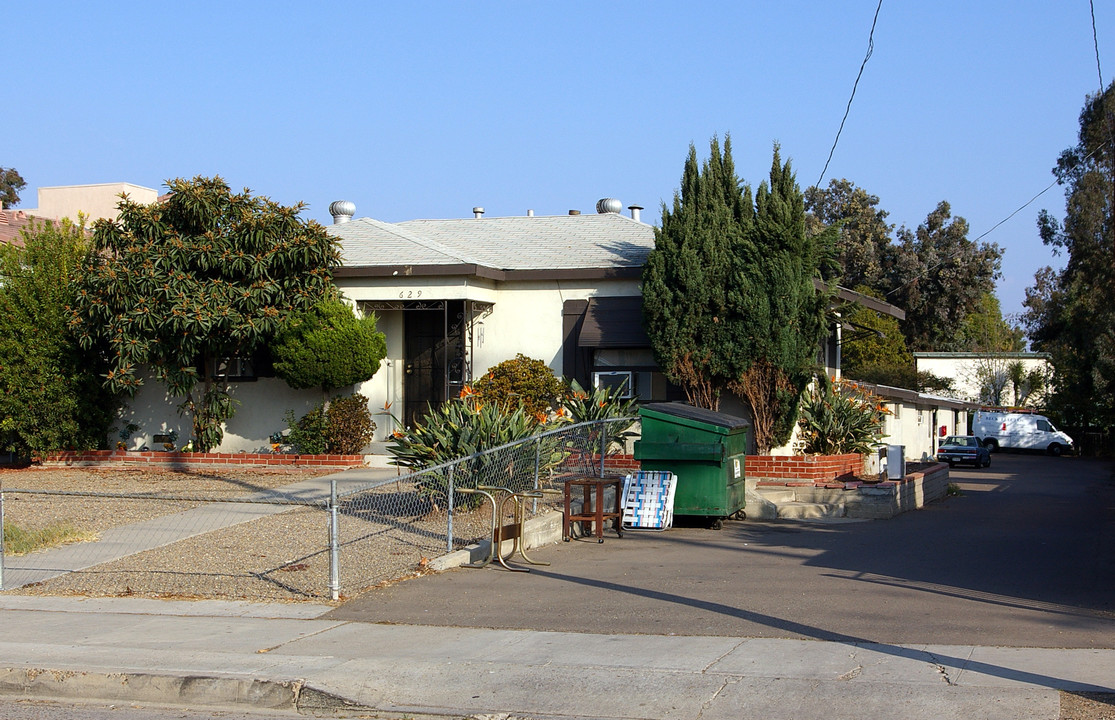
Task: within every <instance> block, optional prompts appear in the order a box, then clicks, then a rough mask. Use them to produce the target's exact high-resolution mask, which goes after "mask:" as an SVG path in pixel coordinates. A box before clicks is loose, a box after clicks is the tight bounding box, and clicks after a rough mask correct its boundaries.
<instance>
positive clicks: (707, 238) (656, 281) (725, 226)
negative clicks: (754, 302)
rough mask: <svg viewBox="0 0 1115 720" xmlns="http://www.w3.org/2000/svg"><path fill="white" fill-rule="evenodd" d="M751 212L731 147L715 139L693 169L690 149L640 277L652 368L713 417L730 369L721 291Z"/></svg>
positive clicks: (726, 141) (694, 159) (694, 154)
mask: <svg viewBox="0 0 1115 720" xmlns="http://www.w3.org/2000/svg"><path fill="white" fill-rule="evenodd" d="M750 211H751V202H750V198H748V199H747V201H746V202H745V201H744V198H743V195H742V194H741V192H740V186H739V179H738V178H737V177H736V172H735V165H734V164H733V162H732V141H731V138H730V137H725V139H724V150H723V153H722V152H721V150H720V143H719V141H718V140H717V139H716V138H713V139H712V141H711V143H710V153H709V158H708V160H706V161H705V162H704V163H703V164H702V165H698V163H697V151H696V149H695V148H694V147H693V146H692V145H690V146H689V156H688V157H687V158H686V161H685V169H684V171H683V172H682V177H681V189H680V190H679V191H678V192H675V193H674V202H673V209H672V210H671V209H669V208H667V207H666V205H665V203H663V205H662V224H661V227H660V228H656V229H655V232H654V235H655V240H654V246H655V247H654V250H653V251H652V252H651V253H650V257H648V258H647V265H646V269H645V270H644V272H643V322H644V325H645V327H646V331H647V335H648V336H649V337H650V339H651V344H652V346H653V347H654V353H655V360H656V361H657V363H658V366H659V367H660V368H662V371H663V372H664V373H665V375H666V377H668V378H669V379H670V381H671V382H674V383H675V384H677V385H680V386H681V387H682V388H683V389H684V390H685V393H686V396H687V397H688V398H689V402H691V403H692V404H694V405H697V406H699V407H704V408H708V409H711V410H715V409H717V408H718V407H719V405H720V392H721V388H722V387H723V384H724V381H723V379H724V377H725V374H726V372H727V369H728V365H727V362H728V361H727V355H728V354H729V352H730V342H731V339H730V338H729V337H727V335H726V333H725V332H724V331H723V320H724V312H725V307H726V305H725V302H726V301H725V290H726V288H725V286H726V283H727V278H728V275H729V273H730V268H731V253H732V247H733V245H735V244H736V243H738V241H739V236H740V235H741V233H742V232H743V227H744V224H745V222H744V217H745V215H747V214H748V213H750Z"/></svg>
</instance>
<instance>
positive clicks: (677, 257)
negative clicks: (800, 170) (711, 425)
mask: <svg viewBox="0 0 1115 720" xmlns="http://www.w3.org/2000/svg"><path fill="white" fill-rule="evenodd" d="M834 237H835V229H834V230H831V231H826V232H823V233H821V234H818V235H807V234H806V232H805V206H804V200H803V197H802V193H801V190H800V189H799V188H798V185H797V183H796V181H795V180H794V175H793V173H792V172H791V170H790V164H789V163H785V164H783V163H782V161H781V158H780V156H779V151H778V148H777V147H776V148H775V151H774V159H773V162H772V167H771V173H770V180H769V182H764V183H763V184H762V185H761V186H760V187H759V190H758V193H757V194H756V195H755V196H754V198H753V196H752V192H751V188H750V187H749V186H748V185H746V184H741V183H740V182H739V179H738V178H737V177H736V174H735V167H734V163H733V161H732V155H731V140H730V138H725V142H724V149H723V152H721V149H720V145H719V142H718V141H717V140H716V139H715V138H713V140H712V142H711V143H710V157H709V159H708V160H707V161H706V162H704V163H703V164H702V165H698V163H697V153H696V150H695V149H694V148H693V147H692V146H691V147H690V148H689V156H688V158H687V160H686V163H685V170H684V172H683V174H682V183H681V190H680V191H679V192H678V193H675V194H674V202H673V208H672V210H671V209H668V208H666V207H665V206H663V209H662V225H661V228H660V229H659V230H657V231H656V233H655V249H654V250H653V251H652V252H651V254H650V257H649V259H648V261H647V267H646V270H645V271H644V274H643V315H644V324H645V326H646V330H647V334H648V335H649V336H650V338H651V342H652V344H653V346H654V351H655V357H656V359H657V361H658V364H659V367H660V368H662V370H663V372H664V373H665V374H666V376H667V377H668V378H669V379H670V380H671V381H673V382H675V383H677V384H678V385H680V386H682V387H683V388H684V389H685V391H686V393H687V395H688V397H689V400H690V402H691V403H693V404H695V405H699V406H701V407H706V408H710V409H716V408H717V407H718V404H719V398H720V394H721V392H722V391H723V390H725V389H728V390H731V391H732V392H735V393H737V394H739V395H740V396H741V397H743V398H744V399H746V400H747V401H748V403H749V404H750V406H751V410H752V421H753V429H754V434H755V442H756V446H757V447H758V449H759V451H760V452H767V451H768V450H769V449H770V448H771V447H773V446H774V445H781V444H784V443H785V442H787V441H788V440H789V438H790V434H791V433H792V432H793V427H794V424H795V422H796V421H797V410H798V405H799V400H800V397H801V393H802V391H803V390H804V389H805V386H806V385H807V384H808V382H809V380H810V379H811V378H812V376H813V373H814V372H815V370H816V368H817V352H818V348H819V346H820V343H821V340H822V339H823V338H824V337H825V333H826V316H827V312H828V302H829V299H830V298H831V285H829V284H828V283H829V282H830V281H831V280H833V279H834V277H835V273H836V270H837V267H836V265H835V264H834V262H833V255H832V253H833V250H832V248H833V240H834ZM818 280H824V281H825V282H822V283H821V284H820V285H821V287H822V288H823V289H821V290H818V284H817V281H818Z"/></svg>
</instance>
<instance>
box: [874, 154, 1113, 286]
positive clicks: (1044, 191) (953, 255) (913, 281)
mask: <svg viewBox="0 0 1115 720" xmlns="http://www.w3.org/2000/svg"><path fill="white" fill-rule="evenodd" d="M1098 151H1099V148H1098V147H1097V148H1095V149H1093V150H1092V152H1090V153H1088V154H1087V155H1085V156H1084V157H1083V158H1082V159H1081V161H1080V162H1081V163H1085V162H1088V160H1090V159H1091V158H1092V156H1093V155H1095V154H1096V152H1098ZM1060 183H1061V179H1060V178H1057V179H1056V180H1054V181H1053V182H1051V183H1049V184H1048V185H1046V186H1045V189H1043V190H1042V191H1041V192H1039V193H1038V194H1037V195H1035V196H1033V197H1032V198H1030V199H1029V200H1027V201H1026V202H1024V203H1022V205H1020V206H1019V207H1018V209H1017V210H1015V211H1014V212H1012V213H1011V214H1010V215H1007V216H1006V217H1005V218H1003V219H1002V220H1000V221H999V222H997V223H995V224H994V225H992V226H991V227H990V228H989V229H988V230H985V231H984V232H983V233H981V234H980V235H979V236H978V237H976V238H975V239H974V240H972V241H971V243H972V244H973V245H975V244H976V243H978V242H979V241H980V240H982V239H983V238H985V237H987V236H988V235H990V234H991V233H992V232H994V231H995V228H997V227H999V226H1000V225H1002V224H1003V223H1005V222H1006V221H1007V220H1010V219H1011V218H1012V217H1014V216H1015V215H1017V214H1018V213H1020V212H1022V211H1023V210H1025V209H1026V208H1027V207H1029V206H1030V205H1031V204H1033V202H1034V201H1035V200H1037V199H1038V198H1040V197H1041V196H1042V195H1044V194H1046V193H1047V192H1049V191H1050V190H1051V189H1052V188H1053V186H1054V185H1059V184H1060ZM961 252H963V248H961V249H960V250H957V251H956V252H954V253H951V254H949V255H947V256H945V257H944V258H942V259H941V261H940V262H938V263H936V264H935V265H931V266H929V267H927V268H926V269H925V270H924V271H922V273H921V275H918V276H917V277H916V278H914V279H912V280H910V281H909V282H905V283H902V284H901V285H899V286H898V287H896V288H894V289H893V290H891V291H890V292H888V293H886V295H884V296H883V297H889V296H890V295H893V294H894V293H896V292H898V291H899V290H901V289H902V288H904V287H906V286H907V285H911V284H913V283H915V282H917V281H918V280H921V279H922V278H923V277H925V276H926V275H927V274H929V271H930V270H936V269H937V268H939V267H941V266H942V265H944V264H945V263H947V262H948V261H949V260H952V259H953V258H954V257H956V256H957V255H959V254H960V253H961Z"/></svg>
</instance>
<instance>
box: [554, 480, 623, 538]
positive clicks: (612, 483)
mask: <svg viewBox="0 0 1115 720" xmlns="http://www.w3.org/2000/svg"><path fill="white" fill-rule="evenodd" d="M622 482H623V478H619V477H605V478H596V477H587V478H570V479H568V480H566V481H565V516H564V518H563V519H562V527H561V539H562V540H564V541H565V542H569V538H570V534H569V529H570V526H571V525H572V524H573V523H575V522H580V523H591V524H592V527H593V530H594V531H595V534H596V541H597V542H601V543H602V542H604V522H605V521H606V520H611V521H612V527H613V528H614V529H615V531H616V535H618V536H619V537H623V525H622V523H623V511H622V510H621V509H620V484H621V483H622ZM575 487H579V488H580V489H581V512H580V513H578V514H576V515H574V514H573V511H572V507H571V506H572V501H573V488H575ZM608 487H610V488H612V490H613V492H614V497H615V503H614V504H613V507H612V509H611V510H608V511H605V510H604V490H605V488H608Z"/></svg>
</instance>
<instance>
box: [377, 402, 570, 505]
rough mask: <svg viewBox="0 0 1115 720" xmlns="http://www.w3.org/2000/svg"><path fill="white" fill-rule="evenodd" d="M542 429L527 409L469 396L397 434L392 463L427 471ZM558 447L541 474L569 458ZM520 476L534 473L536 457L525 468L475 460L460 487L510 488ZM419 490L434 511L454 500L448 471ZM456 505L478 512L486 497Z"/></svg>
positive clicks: (544, 459)
mask: <svg viewBox="0 0 1115 720" xmlns="http://www.w3.org/2000/svg"><path fill="white" fill-rule="evenodd" d="M537 429H538V422H537V420H536V418H534V417H532V416H530V415H529V414H527V411H526V410H525V409H524V408H521V407H520V408H516V409H514V410H511V411H507V410H506V409H505V408H504V407H501V406H500V405H498V404H493V403H484V402H482V401H481V400H479V399H478V397H477V396H476V395H468V394H466V395H465V396H463V397H460V398H456V399H454V400H450V401H448V402H446V403H444V404H442V405H441V407H439V408H437V409H436V410H431V411H430V413H429V414H428V415H427V416H426V417H425V418H424V419H423V420H422V421H421V422H418V423H416V424H415V425H414V427H412V428H407V429H406V430H398V431H396V432H395V434H394V436H393V438H392V444H391V445H388V447H387V451H388V452H389V453H391V454H392V455H393V456H394V458H393V459H392V461H391V462H392V464H394V465H398V466H401V467H406V468H411V469H413V470H423V469H426V468H431V467H435V466H438V465H441V464H444V463H448V462H450V461H452V460H458V459H461V458H467V457H469V456H471V455H474V454H476V453H479V452H481V451H484V450H489V449H491V448H494V447H499V446H500V445H505V444H507V443H510V442H514V441H515V440H521V439H523V438H528V437H531V436H532V435H533V434H534V433H535V431H536V430H537ZM552 445H556V441H554V442H553V443H550V444H548V445H547V446H546V447H545V448H543V451H542V455H541V457H540V465H541V469H546V468H549V467H551V466H552V465H554V464H556V463H557V462H559V461H560V460H561V458H562V457H563V455H561V453H560V452H558V449H557V448H556V447H551V446H552ZM516 472H530V473H531V474H533V472H534V455H533V453H531V455H530V459H529V462H527V463H522V464H520V465H516V464H515V463H514V462H513V461H511V462H508V459H507V458H503V457H502V456H501V457H497V456H494V455H486V456H483V457H479V458H475V459H473V460H471V461H469V462H468V463H464V464H462V465H459V466H458V470H457V471H456V475H455V477H454V486H455V487H456V488H457V489H460V488H474V487H476V486H477V485H484V484H493V485H499V486H501V487H506V486H508V485H510V484H513V483H512V480H513V478H514V476H515V473H516ZM415 485H416V488H417V491H418V494H419V495H420V496H421V497H424V498H426V499H428V500H429V501H430V503H431V505H432V506H433V507H434V509H438V508H441V507H444V506H446V504H447V501H448V497H449V479H448V472H447V471H434V472H430V473H426V474H423V475H421V476H419V477H418V478H417V479H416V481H415ZM454 502H455V503H456V504H458V505H464V506H465V507H476V506H477V505H478V504H479V503H480V497H479V496H476V495H460V496H457V497H456V498H454Z"/></svg>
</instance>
